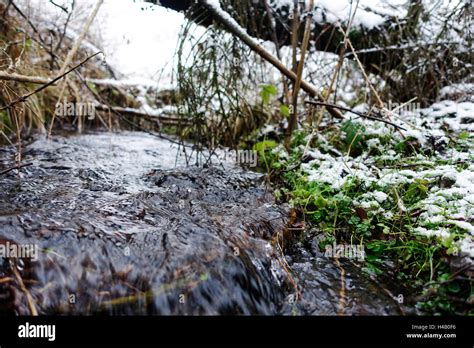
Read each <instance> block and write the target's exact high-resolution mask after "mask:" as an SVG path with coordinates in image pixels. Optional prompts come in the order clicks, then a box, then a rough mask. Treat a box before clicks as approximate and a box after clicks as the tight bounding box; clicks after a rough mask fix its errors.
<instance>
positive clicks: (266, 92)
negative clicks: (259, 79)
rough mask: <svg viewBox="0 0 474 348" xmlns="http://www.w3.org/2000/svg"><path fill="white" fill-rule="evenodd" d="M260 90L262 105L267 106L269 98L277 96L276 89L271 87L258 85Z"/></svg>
mask: <svg viewBox="0 0 474 348" xmlns="http://www.w3.org/2000/svg"><path fill="white" fill-rule="evenodd" d="M260 88H261V89H262V90H261V91H260V95H261V96H262V101H263V104H264V105H267V104H268V103H269V102H270V97H271V96H272V95H276V94H277V91H278V90H277V88H276V87H275V86H273V85H260Z"/></svg>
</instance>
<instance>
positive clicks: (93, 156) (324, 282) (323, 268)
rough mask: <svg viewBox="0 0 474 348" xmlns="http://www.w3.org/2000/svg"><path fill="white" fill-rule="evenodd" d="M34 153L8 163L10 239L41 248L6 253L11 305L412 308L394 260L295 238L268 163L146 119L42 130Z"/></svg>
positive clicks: (3, 210) (9, 310) (1, 158)
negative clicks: (200, 156) (74, 131)
mask: <svg viewBox="0 0 474 348" xmlns="http://www.w3.org/2000/svg"><path fill="white" fill-rule="evenodd" d="M14 153H15V149H14V148H13V147H4V148H0V168H8V167H9V166H11V164H12V163H13V158H14ZM27 162H31V163H32V165H31V166H28V167H25V168H22V169H21V171H20V174H18V172H17V171H16V170H15V171H10V172H9V173H7V174H5V175H2V176H0V244H3V245H4V246H6V245H10V246H11V245H16V246H20V245H31V246H34V248H36V249H35V250H37V255H36V256H37V257H35V258H14V257H3V258H0V314H2V315H30V314H31V313H34V311H36V312H37V313H38V314H43V315H46V314H74V315H78V314H81V315H83V314H85V315H90V314H110V315H148V314H152V315H172V314H178V315H180V314H203V315H215V314H232V315H236V314H237V315H238V314H241V315H250V314H259V315H272V314H282V315H336V314H343V315H399V314H403V313H404V309H403V308H401V306H400V304H399V303H398V302H397V301H396V300H395V299H394V297H395V295H396V294H397V292H396V291H394V290H393V289H397V288H398V287H397V284H393V282H394V280H393V279H394V277H393V275H391V274H390V270H389V269H387V272H386V274H384V275H382V276H381V277H379V278H377V279H374V278H373V277H371V276H369V275H368V274H366V273H365V272H363V271H362V270H361V267H360V265H358V264H357V263H355V262H349V261H347V260H343V259H341V260H337V262H336V261H335V260H334V259H332V258H329V257H326V256H325V255H324V252H321V251H320V250H319V248H318V246H317V243H316V242H315V241H316V240H317V239H316V238H314V237H315V235H314V233H317V231H316V232H314V231H313V232H311V233H307V235H306V236H304V237H303V239H302V240H298V241H297V242H295V243H293V244H294V245H293V246H292V248H291V249H290V250H289V251H288V250H285V251H282V248H280V247H279V244H278V241H279V240H280V239H281V236H283V235H286V234H285V233H284V232H285V231H287V228H288V223H289V216H290V207H289V206H288V205H285V204H276V203H275V200H274V197H273V195H272V191H271V188H270V187H268V185H267V184H266V181H265V177H264V176H263V175H261V174H258V173H253V172H250V171H245V170H243V169H241V168H239V167H237V166H234V165H233V164H232V163H224V164H219V165H214V166H209V167H207V168H203V167H196V166H186V165H185V164H186V162H185V158H184V156H183V155H182V154H181V152H178V147H177V146H176V145H174V144H172V143H171V142H168V141H166V140H162V139H159V138H157V137H154V136H152V135H148V134H145V133H140V132H121V133H114V134H111V133H104V132H98V133H89V134H83V135H78V136H76V135H74V136H57V137H54V138H53V139H50V140H46V139H44V138H36V139H35V140H34V141H32V142H30V143H29V144H28V145H25V147H24V148H23V163H27ZM296 284H297V285H296ZM388 289H392V291H389V290H388Z"/></svg>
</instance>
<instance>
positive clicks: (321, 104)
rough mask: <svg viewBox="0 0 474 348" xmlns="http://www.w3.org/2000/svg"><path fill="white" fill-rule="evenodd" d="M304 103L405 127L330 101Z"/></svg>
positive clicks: (308, 101)
mask: <svg viewBox="0 0 474 348" xmlns="http://www.w3.org/2000/svg"><path fill="white" fill-rule="evenodd" d="M305 103H307V104H313V105H319V106H326V107H331V108H334V109H339V110H342V111H347V112H352V113H353V114H356V115H357V116H360V117H363V118H366V119H369V120H373V121H379V122H383V123H386V124H388V125H390V126H392V127H395V128H397V129H401V130H404V131H406V129H405V128H403V127H401V126H399V125H397V124H395V123H393V122H390V121H387V120H385V119H383V118H381V117H375V116H370V115H366V114H363V113H361V112H358V111H355V110H352V109H350V108H346V107H344V106H339V105H336V104H330V103H323V102H318V101H315V100H306V101H305Z"/></svg>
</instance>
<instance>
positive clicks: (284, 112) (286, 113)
mask: <svg viewBox="0 0 474 348" xmlns="http://www.w3.org/2000/svg"><path fill="white" fill-rule="evenodd" d="M280 112H281V114H282V115H283V116H285V117H290V108H289V107H288V106H286V105H281V106H280Z"/></svg>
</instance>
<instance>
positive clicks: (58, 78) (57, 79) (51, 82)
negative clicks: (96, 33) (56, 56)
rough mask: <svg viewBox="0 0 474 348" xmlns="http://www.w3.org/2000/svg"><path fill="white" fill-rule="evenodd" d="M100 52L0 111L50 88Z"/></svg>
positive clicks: (0, 109)
mask: <svg viewBox="0 0 474 348" xmlns="http://www.w3.org/2000/svg"><path fill="white" fill-rule="evenodd" d="M100 53H102V52H97V53H95V54H93V55H92V56H89V57H87V58H86V59H84V60H83V61H82V62H80V63H79V64H77V65H76V66H74V67H73V68H71V69H69V70H68V71H66V72H65V73H63V74H61V75H59V76H58V77H56V78H55V79H53V80H51V81H49V82H48V83H45V84H43V85H42V86H41V87H39V88H37V89H35V90H34V91H33V92H30V93H28V94H25V95H23V96H21V97H19V98H17V99H15V100H14V101H12V102H11V103H10V104H8V105H6V106H3V107H1V108H0V111H2V110H6V109H9V108H11V107H12V106H15V105H16V104H18V103H23V102H25V101H26V99H28V98H29V97H31V96H32V95H33V94H36V93H39V92H41V91H42V90H43V89H46V88H48V87H49V86H51V85H54V83H55V82H57V81H59V80H60V79H62V78H63V77H64V76H66V75H68V74H69V73H71V72H73V71H74V70H76V69H77V68H79V67H81V66H82V65H84V64H85V63H87V62H88V61H89V60H90V59H92V58H94V57H95V56H97V55H98V54H100Z"/></svg>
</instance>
